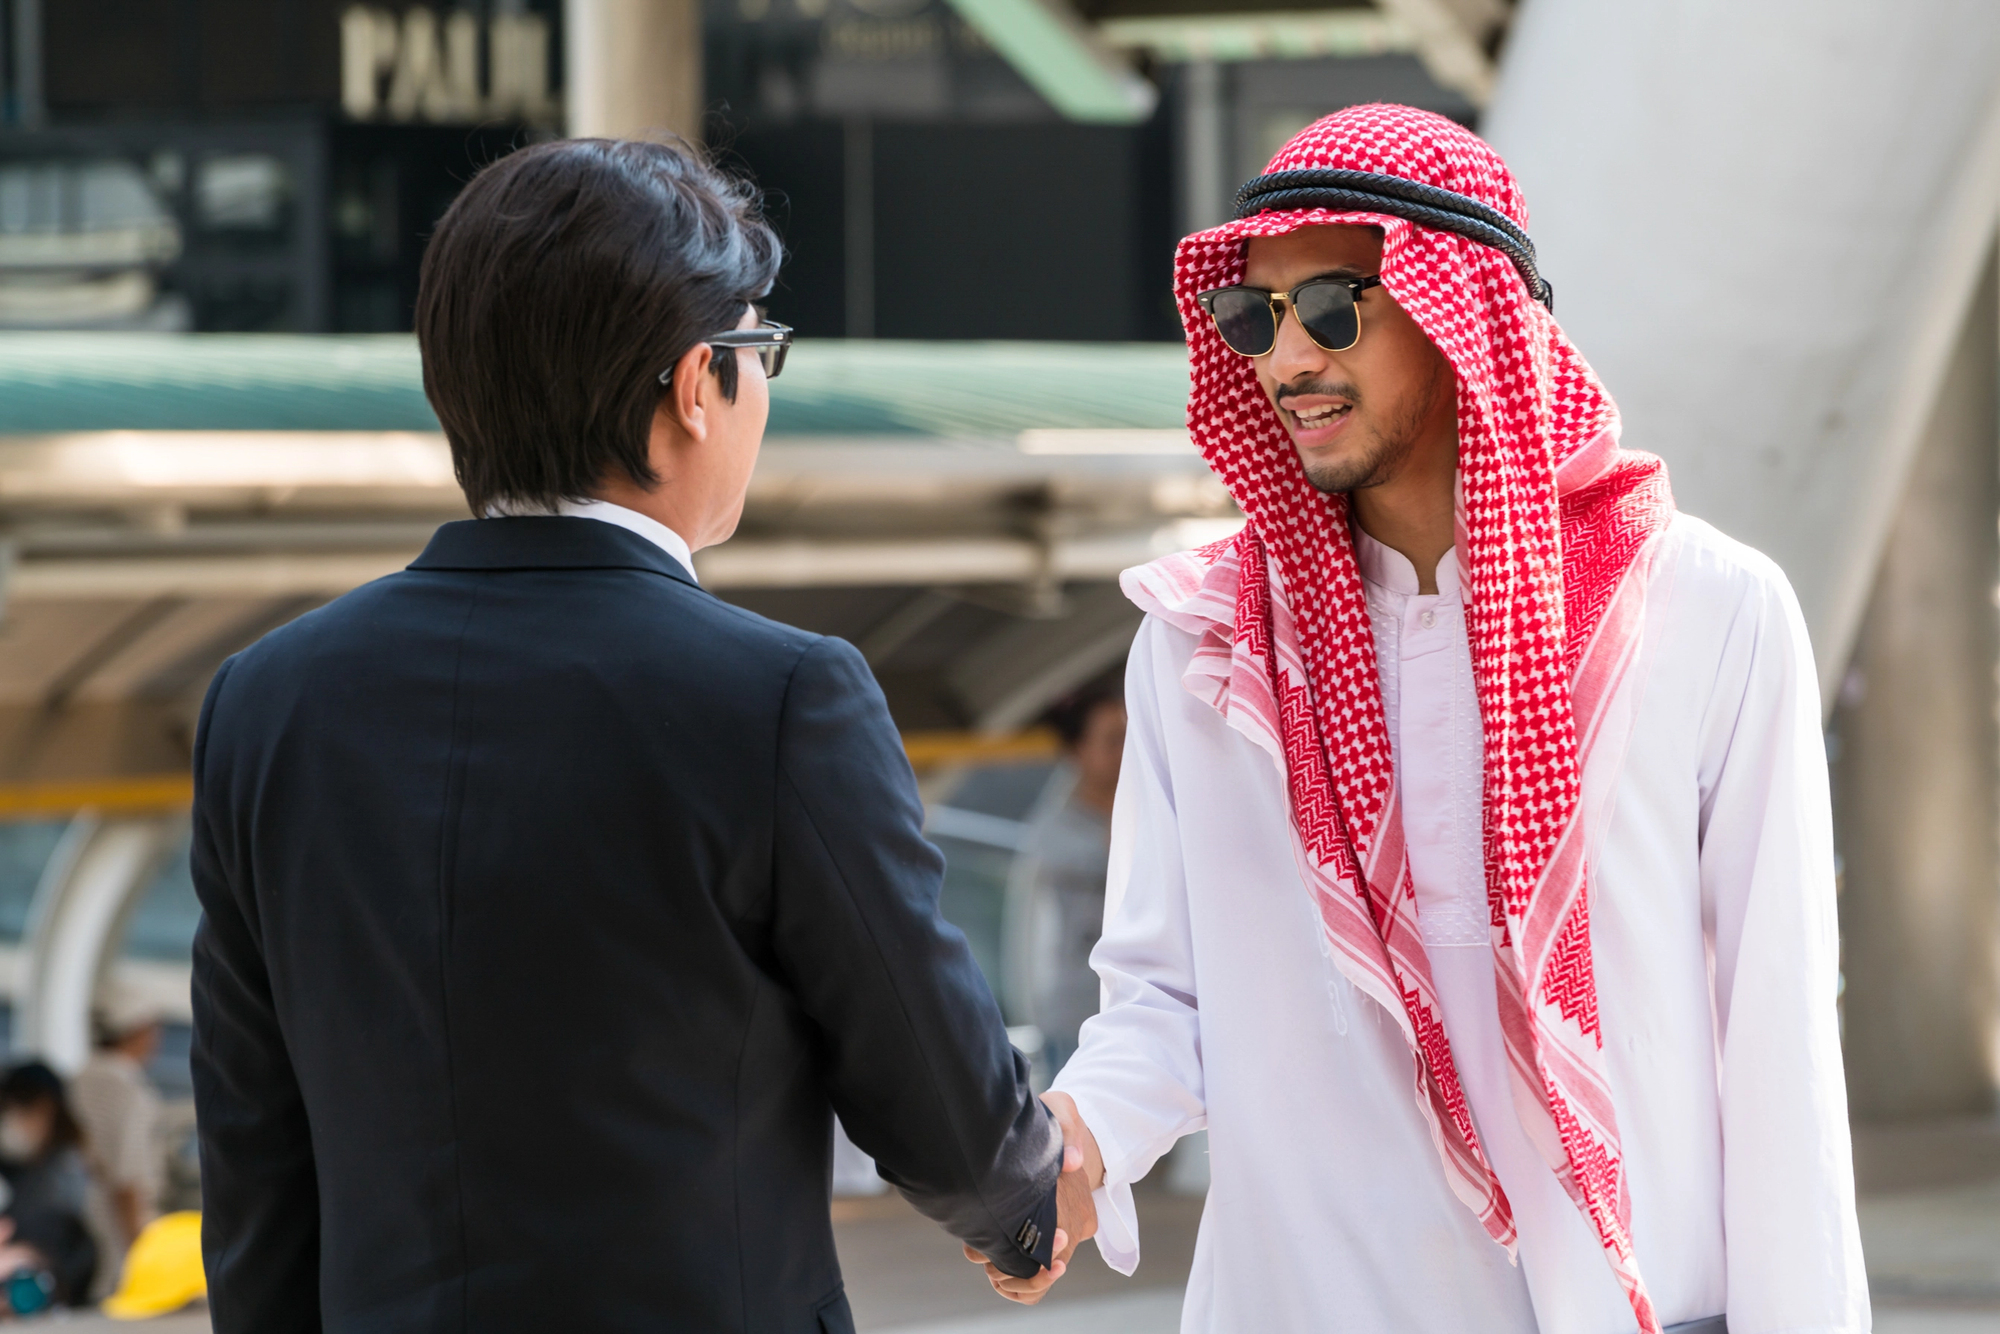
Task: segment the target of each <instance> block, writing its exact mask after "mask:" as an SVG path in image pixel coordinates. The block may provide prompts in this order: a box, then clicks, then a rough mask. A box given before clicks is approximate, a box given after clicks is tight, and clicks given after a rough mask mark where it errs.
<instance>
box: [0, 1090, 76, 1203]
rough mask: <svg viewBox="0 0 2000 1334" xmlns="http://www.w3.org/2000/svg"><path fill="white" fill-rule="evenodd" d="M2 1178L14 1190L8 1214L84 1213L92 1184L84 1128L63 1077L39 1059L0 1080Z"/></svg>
mask: <svg viewBox="0 0 2000 1334" xmlns="http://www.w3.org/2000/svg"><path fill="white" fill-rule="evenodd" d="M0 1176H4V1177H5V1178H6V1181H7V1184H8V1186H10V1187H11V1188H12V1189H13V1197H12V1200H11V1202H10V1203H9V1205H8V1212H9V1213H15V1212H20V1211H36V1210H44V1209H48V1210H56V1211H59V1212H64V1213H72V1214H75V1215H77V1216H78V1217H81V1216H82V1214H83V1208H84V1198H85V1195H86V1194H87V1192H88V1190H89V1186H90V1176H89V1173H88V1171H87V1170H86V1169H85V1167H84V1163H83V1127H82V1126H81V1125H80V1124H79V1123H78V1122H77V1119H76V1114H75V1113H74V1112H72V1111H71V1110H70V1105H69V1094H68V1091H67V1090H66V1089H65V1088H64V1087H63V1082H62V1076H60V1075H58V1074H57V1073H56V1072H55V1071H53V1070H51V1069H49V1067H48V1066H46V1065H43V1064H42V1063H41V1062H40V1061H28V1062H24V1063H23V1064H21V1065H17V1066H15V1067H14V1068H13V1069H11V1070H9V1071H8V1072H7V1074H6V1077H5V1078H0Z"/></svg>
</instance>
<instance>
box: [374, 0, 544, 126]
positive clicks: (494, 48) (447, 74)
mask: <svg viewBox="0 0 2000 1334" xmlns="http://www.w3.org/2000/svg"><path fill="white" fill-rule="evenodd" d="M550 56H551V45H550V32H549V21H548V19H546V18H545V17H543V16H542V15H540V14H534V13H528V12H525V11H519V10H517V11H512V12H510V11H508V10H505V9H500V10H496V11H495V12H494V13H492V14H491V15H489V16H487V17H486V18H485V19H484V20H483V21H482V20H481V18H480V17H479V16H478V15H475V14H474V13H473V12H472V11H471V10H468V9H453V10H449V11H446V12H445V13H443V14H440V13H438V12H437V11H435V10H433V9H431V8H430V7H429V6H427V5H413V6H411V7H410V8H408V9H406V10H404V11H403V12H402V13H401V14H400V15H399V14H397V13H395V12H394V11H392V10H389V9H384V8H381V7H379V6H375V5H350V6H348V8H347V9H345V10H344V11H342V13H341V15H340V105H341V108H342V110H344V111H346V113H347V114H348V115H350V116H352V117H353V118H354V119H356V120H388V121H414V120H427V121H440V122H447V123H459V122H467V121H476V120H481V119H486V118H493V119H499V120H524V121H530V122H536V123H553V121H554V120H555V118H556V117H557V116H558V115H559V114H560V110H561V108H560V106H559V105H558V103H557V100H556V98H555V96H554V94H553V92H552V91H551V88H550V63H549V62H550ZM482 69H483V72H484V76H485V77H484V78H483V79H482V78H481V73H482Z"/></svg>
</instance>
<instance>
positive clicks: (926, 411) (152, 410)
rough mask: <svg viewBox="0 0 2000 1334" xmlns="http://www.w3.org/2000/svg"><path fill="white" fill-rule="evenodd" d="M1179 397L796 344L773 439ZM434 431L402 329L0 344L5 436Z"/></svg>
mask: <svg viewBox="0 0 2000 1334" xmlns="http://www.w3.org/2000/svg"><path fill="white" fill-rule="evenodd" d="M1186 400H1187V355H1186V351H1185V349H1183V348H1182V347H1180V346H1179V345H1178V344H1167V343H1136V344H1135V343H997V342H996V343H944V342H937V343H902V342H888V341H879V342H878V341H852V342H842V341H836V340H823V341H807V342H803V343H801V344H800V345H799V346H797V347H796V348H794V349H793V350H792V354H791V359H790V360H789V361H787V362H786V363H785V373H784V375H783V376H782V377H781V378H779V379H778V380H776V381H775V382H773V384H772V386H771V424H770V432H771V434H773V435H911V436H933V437H938V436H942V437H952V438H969V439H979V438H985V439H992V438H996V437H1011V436H1012V435H1013V434H1014V433H1016V432H1018V431H1023V430H1028V429H1032V428H1043V427H1055V428H1062V427H1068V428H1094V429H1119V428H1139V429H1171V428H1174V427H1178V426H1181V425H1182V424H1183V423H1184V417H1183V410H1184V406H1185V403H1186ZM437 429H438V423H437V418H436V417H435V416H434V415H432V413H431V410H430V404H429V403H428V402H426V401H425V399H424V388H423V373H422V368H421V366H420V365H419V363H418V359H417V346H416V342H415V340H414V339H412V338H410V337H409V336H408V335H399V334H386V335H354V336H320V335H300V334H294V335H285V334H122V333H25V334H6V335H0V434H10V435H12V434H27V433H40V432H48V431H104V430H139V431H200V430H209V431H225V430H226V431H398V430H401V431H435V430H437Z"/></svg>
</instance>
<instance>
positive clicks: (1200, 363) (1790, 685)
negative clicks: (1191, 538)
mask: <svg viewBox="0 0 2000 1334" xmlns="http://www.w3.org/2000/svg"><path fill="white" fill-rule="evenodd" d="M1525 219H1526V211H1525V208H1523V207H1522V206H1521V205H1520V200H1519V195H1518V193H1517V192H1516V191H1515V189H1514V186H1513V182H1512V180H1511V177H1509V176H1508V174H1507V172H1506V168H1505V166H1504V164H1502V163H1500V161H1499V159H1498V157H1497V156H1495V155H1494V154H1493V153H1492V151H1491V150H1490V149H1488V148H1486V147H1485V145H1483V144H1481V143H1480V142H1479V141H1478V140H1477V139H1475V138H1474V137H1473V136H1472V135H1470V134H1469V133H1467V132H1465V131H1464V130H1462V129H1460V128H1459V127H1457V126H1455V125H1452V124H1450V123H1449V122H1445V121H1442V120H1441V119H1439V118H1437V117H1432V116H1428V115H1426V114H1424V113H1418V112H1413V111H1410V110H1409V109H1407V108H1396V107H1380V106H1377V107H1361V108H1354V109H1352V110H1350V111H1347V112H1343V113H1340V114H1339V115H1336V116H1332V117H1328V118H1326V119H1325V120H1322V121H1321V122H1319V123H1317V124H1315V125H1314V126H1312V127H1309V128H1308V129H1307V130H1305V131H1303V132H1302V133H1301V134H1300V135H1299V137H1298V138H1297V139H1295V140H1294V141H1293V142H1292V143H1291V144H1289V145H1287V146H1286V148H1285V149H1283V150H1281V151H1280V153H1279V154H1278V156H1277V157H1276V158H1274V159H1273V161H1272V163H1271V166H1270V168H1269V172H1268V174H1267V175H1266V176H1264V177H1260V178H1259V179H1258V180H1257V181H1255V182H1252V183H1251V185H1249V186H1246V187H1245V192H1244V194H1242V195H1240V196H1239V216H1238V220H1237V221H1236V222H1233V223H1230V224H1226V225H1225V226H1223V227H1220V228H1216V229H1213V230H1211V231H1209V232H1206V233H1201V234H1197V235H1196V236H1192V237H1189V238H1188V239H1187V240H1185V241H1183V242H1182V246H1181V252H1180V256H1179V262H1178V265H1177V286H1178V288H1179V295H1180V298H1181V309H1182V313H1183V318H1184V321H1185V322H1186V324H1187V328H1188V331H1189V344H1190V353H1191V366H1192V374H1193V392H1192V395H1191V398H1190V405H1189V420H1190V426H1191V429H1192V431H1193V434H1194V436H1195V439H1196V443H1197V444H1198V445H1199V446H1200V447H1201V448H1202V450H1203V452H1204V454H1205V456H1206V457H1207V458H1208V460H1209V462H1210V464H1211V466H1213V467H1214V468H1215V470H1216V471H1217V473H1218V474H1219V475H1220V476H1221V477H1222V478H1223V480H1224V481H1225V482H1226V483H1227V484H1228V485H1229V486H1230V487H1231V489H1232V492H1233V493H1234V494H1235V495H1236V497H1237V500H1238V502H1239V504H1241V505H1242V507H1243V509H1244V510H1245V512H1246V513H1247V514H1248V515H1249V525H1248V527H1247V528H1246V530H1245V532H1244V533H1243V534H1242V535H1241V536H1240V537H1239V538H1238V539H1236V540H1235V541H1234V542H1232V543H1231V544H1228V545H1226V546H1217V547H1213V548H1206V549H1203V550H1202V551H1198V552H1192V553H1185V554H1183V555H1181V556H1177V557H1169V558H1167V559H1166V560H1163V561H1159V562H1155V563H1154V564H1153V565H1151V566H1146V567H1141V568H1140V569H1138V570H1134V571H1129V572H1128V573H1127V575H1126V577H1125V587H1126V590H1127V592H1128V593H1129V594H1130V595H1131V596H1132V597H1133V598H1134V600H1135V601H1137V602H1138V603H1139V605H1140V606H1141V607H1142V608H1144V609H1145V610H1146V611H1147V613H1148V615H1147V618H1146V621H1145V624H1144V626H1143V627H1142V629H1141V630H1140V632H1139V635H1138V639H1137V642H1136V643H1135V644H1134V646H1133V651H1132V656H1131V661H1130V666H1129V669H1128V677H1127V694H1128V703H1129V710H1130V730H1129V740H1128V743H1127V749H1126V755H1125V762H1124V767H1123V775H1122V777H1121V780H1120V784H1119V790H1118V796H1117V803H1116V809H1115V814H1114V817H1113V822H1112V852H1111V870H1110V878H1109V886H1108V891H1107V903H1106V913H1105V925H1104V933H1103V937H1102V940H1101V942H1100V943H1099V945H1098V947H1097V950H1096V951H1095V953H1094V955H1093V957H1092V962H1093V965H1094V967H1095V968H1096V970H1097V972H1098V975H1099V977H1100V979H1101V981H1102V984H1103V993H1104V1004H1103V1009H1102V1011H1101V1013H1099V1014H1098V1015H1097V1016H1096V1017H1095V1018H1093V1019H1091V1020H1090V1021H1089V1022H1088V1023H1086V1024H1085V1026H1084V1028H1083V1032H1082V1042H1081V1048H1080V1050H1079V1052H1078V1053H1077V1055H1076V1057H1075V1058H1074V1059H1073V1060H1072V1061H1071V1062H1070V1064H1069V1066H1068V1067H1067V1068H1066V1069H1065V1070H1064V1071H1063V1073H1062V1076H1061V1077H1060V1078H1059V1079H1058V1080H1057V1082H1056V1086H1055V1089H1054V1091H1052V1092H1051V1094H1050V1095H1049V1101H1050V1104H1051V1106H1053V1107H1054V1108H1055V1109H1056V1111H1057V1114H1058V1116H1059V1118H1061V1119H1062V1120H1063V1122H1064V1132H1065V1141H1066V1142H1076V1143H1081V1144H1082V1145H1083V1146H1084V1150H1085V1163H1086V1170H1087V1171H1088V1172H1089V1173H1090V1174H1091V1180H1092V1182H1093V1184H1094V1185H1095V1186H1096V1188H1097V1189H1096V1194H1095V1196H1094V1198H1095V1202H1096V1206H1097V1226H1098V1232H1097V1235H1096V1240H1097V1243H1098V1247H1099V1249H1100V1251H1101V1252H1102V1253H1103V1255H1104V1257H1105V1259H1106V1260H1107V1261H1108V1262H1109V1263H1110V1264H1111V1265H1112V1267H1114V1268H1116V1269H1119V1270H1121V1271H1123V1272H1126V1273H1130V1272H1132V1271H1133V1269H1134V1268H1135V1267H1136V1266H1137V1265H1138V1263H1139V1261H1140V1255H1141V1242H1142V1239H1141V1237H1140V1234H1139V1229H1138V1224H1137V1219H1136V1215H1135V1213H1134V1210H1133V1202H1132V1192H1131V1187H1132V1183H1133V1182H1135V1181H1136V1180H1138V1179H1139V1178H1140V1177H1142V1176H1144V1175H1145V1174H1146V1172H1147V1171H1148V1170H1149V1169H1150V1168H1151V1167H1152V1166H1153V1164H1154V1163H1155V1162H1156V1161H1157V1160H1158V1159H1159V1158H1160V1157H1161V1155H1162V1154H1164V1153H1165V1152H1166V1151H1167V1150H1168V1149H1169V1148H1170V1147H1171V1146H1172V1145H1173V1143H1174V1142H1175V1141H1176V1140H1177V1139H1178V1138H1179V1137H1181V1136H1183V1135H1186V1134H1189V1133H1191V1132H1194V1131H1197V1130H1202V1129H1206V1130H1207V1131H1208V1144H1209V1152H1210V1155H1211V1156H1210V1169H1211V1180H1212V1185H1211V1187H1210V1191H1209V1196H1208V1203H1207V1207H1206V1210H1205V1212H1204V1215H1203V1219H1202V1227H1201V1234H1200V1240H1199V1243H1198V1245H1197V1247H1196V1253H1195V1259H1194V1266H1193V1272H1192V1274H1191V1276H1190V1279H1189V1284H1188V1291H1187V1301H1186V1307H1185V1313H1184V1316H1183V1325H1182V1327H1183V1329H1184V1330H1185V1331H1189V1332H1190V1334H1192V1332H1193V1331H1215V1332H1217V1334H1220V1332H1222V1331H1231V1332H1234V1331H1247V1330H1308V1329H1312V1330H1322V1329H1339V1330H1343V1331H1356V1332H1357V1334H1464V1332H1465V1331H1492V1332H1493V1334H1528V1332H1529V1331H1541V1332H1542V1334H1630V1332H1631V1331H1633V1330H1635V1329H1636V1330H1644V1331H1647V1332H1648V1334H1652V1332H1653V1331H1657V1330H1660V1329H1666V1330H1669V1331H1672V1330H1674V1329H1675V1328H1676V1327H1682V1326H1684V1327H1687V1328H1689V1329H1692V1330H1700V1331H1704V1334H1706V1332H1708V1331H1717V1332H1718V1334H1719V1332H1720V1331H1723V1330H1727V1331H1730V1332H1731V1334H1777V1332H1778V1331H1785V1332H1786V1334H1805V1332H1807V1331H1814V1332H1819V1331H1826V1332H1831V1331H1843V1332H1846V1331H1854V1332H1856V1334H1859V1332H1860V1331H1865V1330H1867V1329H1868V1327H1869V1309H1868V1298H1867V1291H1866V1284H1865V1279H1864V1276H1863V1269H1862V1261H1861V1252H1860V1243H1859V1237H1858V1232H1857V1229H1856V1224H1855V1214H1854V1200H1853V1183H1852V1171H1851V1166H1850V1149H1849V1141H1848V1133H1847V1125H1846V1103H1845V1094H1844V1088H1843V1080H1842V1072H1841V1057H1840V1049H1839V1040H1838V1033H1837V1027H1836V1019H1835V1006H1834V1002H1835V986H1836V980H1835V979H1836V967H1837V940H1836V925H1835V916H1834V901H1833V865H1832V860H1833V859H1832V847H1831V842H1832V840H1831V830H1830V821H1829V812H1828V801H1827V791H1826V772H1825V762H1824V756H1823V752H1822V750H1821V742H1820V732H1819V703H1818V698H1817V692H1816V688H1815V684H1814V673H1813V667H1812V661H1811V654H1810V649H1809V647H1808V644H1807V640H1806V634H1805V630H1804V626H1803V624H1802V622H1801V619H1800V615H1799V611H1798V608H1797V605H1796V603H1795V601H1794V599H1793V596H1792V593H1791V590H1790V588H1789V587H1788V585H1787V584H1786V581H1785V579H1784V576H1783V575H1782V574H1781V573H1780V572H1779V571H1778V570H1777V569H1776V568H1775V567H1774V566H1773V565H1772V564H1771V563H1770V562H1769V561H1768V560H1766V559H1765V558H1764V557H1762V556H1760V555H1759V554H1757V553H1756V552H1754V551H1751V550H1749V549H1748V548H1746V547H1743V546H1742V545H1740V544H1738V543H1736V542H1733V541H1731V540H1730V539H1728V538H1726V537H1724V536H1723V535H1722V534H1720V533H1718V532H1716V531H1715V530H1714V529H1712V528H1710V527H1708V526H1707V525H1706V524H1703V523H1701V522H1700V521H1699V520H1696V519H1693V518H1690V517H1688V516H1685V515H1678V514H1676V513H1674V512H1673V509H1672V502H1671V498H1670V496H1669V494H1668V492H1667V489H1666V477H1665V472H1664V468H1663V466H1662V465H1660V463H1659V462H1658V460H1657V459H1653V458H1651V457H1650V456H1647V455H1642V454H1636V453H1633V452H1631V451H1626V450H1623V449H1621V448H1620V447H1619V445H1618V442H1617V419H1616V412H1615V408H1613V407H1612V405H1611V402H1610V399H1609V397H1608V395H1606V394H1605V393H1604V391H1603V389H1602V387H1601V386H1599V385H1598V384H1597V382H1596V379H1595V377H1594V376H1593V375H1591V373H1590V371H1589V368H1588V366H1587V365H1586V364H1585V363H1584V362H1583V360H1582V358H1581V357H1580V356H1579V355H1577V354H1576V352H1575V349H1574V348H1572V347H1571V346H1570V345H1569V344H1568V342H1567V340H1566V339H1564V338H1563V336H1562V333H1561V331H1560V329H1559V328H1558V327H1557V326H1556V325H1555V323H1554V321H1553V319H1552V318H1550V316H1549V314H1548V311H1547V309H1546V306H1547V303H1548V289H1547V285H1546V284H1545V283H1543V282H1542V281H1541V280H1540V277H1539V273H1538V271H1537V270H1536V268H1535V264H1534V255H1533V248H1532V246H1531V245H1529V244H1528V243H1527V238H1526V234H1525V231H1524V227H1525ZM1383 752H1386V754H1385V753H1383ZM989 1277H992V1278H993V1279H994V1281H995V1287H996V1288H997V1289H999V1290H1000V1291H1001V1292H1002V1293H1003V1295H1007V1296H1010V1297H1012V1298H1014V1299H1015V1300H1022V1301H1032V1300H1035V1299H1037V1298H1038V1297H1039V1296H1040V1294H1041V1293H1042V1292H1044V1291H1046V1289H1047V1287H1048V1285H1049V1284H1050V1283H1052V1282H1053V1281H1054V1278H1053V1277H1051V1274H1050V1272H1049V1271H1044V1273H1043V1274H1041V1275H1039V1276H1037V1277H1036V1278H1033V1279H1026V1280H1022V1279H1008V1278H1005V1277H1004V1276H1000V1275H998V1274H997V1272H996V1271H990V1270H989Z"/></svg>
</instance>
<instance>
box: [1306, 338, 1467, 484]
mask: <svg viewBox="0 0 2000 1334" xmlns="http://www.w3.org/2000/svg"><path fill="white" fill-rule="evenodd" d="M1448 366H1449V363H1447V362H1446V361H1445V359H1444V358H1443V357H1442V356H1440V357H1438V358H1437V359H1436V361H1435V362H1434V363H1433V364H1432V366H1431V370H1430V374H1429V375H1427V376H1426V377H1425V378H1424V383H1423V385H1422V386H1421V387H1420V388H1419V389H1418V390H1417V392H1416V393H1414V394H1411V395H1410V396H1409V397H1408V398H1407V399H1405V400H1404V401H1403V403H1402V404H1400V405H1399V406H1398V407H1397V408H1396V409H1394V410H1392V411H1391V412H1390V413H1389V414H1388V415H1387V417H1386V419H1385V420H1383V421H1381V422H1379V423H1369V424H1367V427H1368V439H1367V440H1366V441H1365V442H1364V443H1363V445H1362V448H1361V450H1360V451H1359V453H1358V454H1356V455H1355V456H1353V457H1351V458H1346V459H1341V460H1337V461H1333V462H1324V463H1311V462H1307V461H1306V459H1305V457H1304V455H1301V456H1300V458H1299V462H1300V463H1301V464H1303V465H1304V467H1305V471H1306V480H1307V481H1309V482H1311V483H1312V484H1313V486H1314V487H1315V488H1316V489H1318V490H1320V491H1323V492H1325V493H1326V494H1328V495H1345V494H1347V493H1348V492H1350V491H1365V490H1367V489H1368V488H1369V487H1373V486H1381V485H1382V484H1383V483H1384V482H1387V481H1389V480H1391V479H1392V478H1394V477H1395V475H1396V473H1397V472H1398V471H1399V470H1400V469H1401V468H1402V466H1403V461H1404V460H1405V459H1407V458H1409V457H1410V453H1411V451H1412V450H1414V449H1416V447H1417V441H1418V440H1419V439H1420V438H1421V437H1422V435H1423V429H1424V423H1425V422H1427V421H1429V420H1430V417H1431V414H1432V412H1434V411H1436V409H1437V404H1438V399H1439V397H1440V395H1442V394H1443V393H1445V392H1446V391H1447V390H1448V389H1449V388H1450V387H1451V385H1452V383H1453V381H1452V376H1451V373H1450V371H1449V369H1448ZM1293 394H1331V395H1338V396H1339V397H1342V398H1346V399H1348V400H1349V401H1350V402H1352V403H1353V404H1354V409H1353V410H1355V411H1358V410H1359V409H1360V408H1361V406H1362V399H1361V395H1360V392H1359V391H1358V390H1357V389H1355V387H1354V386H1353V385H1351V384H1330V383H1325V382H1320V383H1315V384H1308V385H1300V386H1296V387H1294V386H1290V385H1288V386H1286V392H1285V393H1284V394H1281V395H1280V396H1279V400H1278V401H1279V402H1280V403H1282V402H1283V401H1284V399H1285V398H1288V397H1290V396H1292V395H1293Z"/></svg>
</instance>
